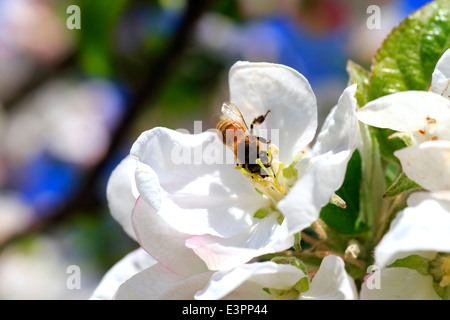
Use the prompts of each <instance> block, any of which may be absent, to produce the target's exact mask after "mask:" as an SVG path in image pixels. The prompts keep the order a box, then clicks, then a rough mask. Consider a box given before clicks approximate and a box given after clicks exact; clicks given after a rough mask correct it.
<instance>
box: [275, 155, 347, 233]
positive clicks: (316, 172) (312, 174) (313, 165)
mask: <svg viewBox="0 0 450 320" xmlns="http://www.w3.org/2000/svg"><path fill="white" fill-rule="evenodd" d="M351 154H352V153H351V151H350V150H346V151H342V152H339V153H337V154H334V153H332V152H328V153H326V154H323V155H320V156H316V157H314V158H312V159H309V160H308V162H307V165H305V166H303V164H305V163H306V162H302V161H301V162H299V163H298V164H297V166H296V167H297V168H298V170H299V172H302V171H306V172H304V173H303V176H301V177H300V178H299V180H297V182H296V183H295V184H294V186H293V187H292V188H291V189H290V190H289V192H288V194H287V195H286V196H285V197H284V198H283V199H282V200H281V201H280V202H278V205H277V208H278V209H279V210H280V211H281V213H282V214H283V215H284V216H285V220H286V223H287V227H288V232H289V233H290V234H294V233H296V232H299V231H301V230H303V229H305V228H307V227H309V226H310V225H311V223H313V222H314V221H315V220H317V219H318V218H319V213H320V210H321V209H322V207H324V206H325V205H326V204H327V203H328V202H329V201H330V199H331V197H332V196H333V194H334V192H335V191H336V190H338V189H339V188H340V186H341V185H342V183H343V181H344V178H345V171H346V168H347V163H348V160H349V159H350V157H351Z"/></svg>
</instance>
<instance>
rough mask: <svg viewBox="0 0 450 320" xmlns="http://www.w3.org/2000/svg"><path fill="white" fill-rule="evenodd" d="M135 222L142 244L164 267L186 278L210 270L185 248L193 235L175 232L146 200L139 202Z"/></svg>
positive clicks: (135, 210)
mask: <svg viewBox="0 0 450 320" xmlns="http://www.w3.org/2000/svg"><path fill="white" fill-rule="evenodd" d="M132 219H133V224H134V228H135V230H136V235H137V238H138V241H139V243H140V244H141V246H142V247H143V248H144V249H145V250H146V251H147V252H148V253H149V254H151V255H152V256H153V257H154V258H155V259H156V260H158V262H159V263H160V264H161V265H162V266H164V267H165V268H167V269H168V270H170V271H171V272H173V273H177V274H180V275H183V276H191V275H194V274H198V273H201V272H204V271H206V270H207V268H206V266H205V264H204V263H203V261H202V260H201V259H200V258H199V257H198V256H197V255H195V253H194V252H193V251H192V250H190V249H187V248H186V247H185V244H184V243H185V241H186V239H188V238H189V237H190V235H189V234H185V233H182V232H179V231H177V230H175V229H173V228H172V227H171V226H170V225H169V224H168V223H166V222H165V221H164V220H163V219H162V218H161V217H160V216H159V215H158V214H157V213H156V211H155V209H153V208H152V207H151V206H150V205H148V204H147V202H145V200H144V199H142V198H139V199H138V200H137V201H136V206H135V207H134V210H133V216H132Z"/></svg>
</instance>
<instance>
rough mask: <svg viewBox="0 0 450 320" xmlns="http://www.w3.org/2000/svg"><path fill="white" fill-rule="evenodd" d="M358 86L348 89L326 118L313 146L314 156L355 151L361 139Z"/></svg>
mask: <svg viewBox="0 0 450 320" xmlns="http://www.w3.org/2000/svg"><path fill="white" fill-rule="evenodd" d="M355 93H356V84H354V85H352V86H350V87H348V88H346V89H345V90H344V92H343V93H342V95H341V97H340V98H339V101H338V104H337V106H336V107H334V108H333V110H332V111H331V112H330V114H329V115H328V117H327V118H326V120H325V122H324V124H323V126H322V129H321V132H320V133H319V136H318V137H317V142H316V143H315V144H314V146H313V151H312V154H313V155H318V154H324V153H326V152H329V151H332V152H333V153H338V152H341V151H345V150H351V151H354V150H355V149H356V145H357V143H358V141H359V140H358V139H359V124H358V119H357V117H356V105H357V103H356V99H355Z"/></svg>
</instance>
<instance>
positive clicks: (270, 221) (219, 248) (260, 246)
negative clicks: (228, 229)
mask: <svg viewBox="0 0 450 320" xmlns="http://www.w3.org/2000/svg"><path fill="white" fill-rule="evenodd" d="M293 242H294V239H293V237H292V236H289V235H288V234H287V230H286V227H285V225H284V224H282V225H279V224H278V222H277V217H276V215H275V214H273V215H272V216H269V217H265V218H264V219H261V220H259V221H258V222H257V223H255V224H254V225H253V226H252V228H250V229H249V230H247V231H245V232H243V233H241V234H239V235H236V236H233V237H230V238H220V237H215V236H211V235H202V236H194V237H191V238H189V239H188V240H187V241H186V246H187V247H188V248H191V249H193V250H194V251H195V253H196V254H197V255H198V256H199V257H200V258H202V259H203V261H205V263H206V264H207V266H208V269H210V270H225V269H231V268H233V267H236V266H238V265H240V264H243V263H245V262H247V261H249V260H251V259H252V258H254V257H256V256H259V255H263V254H266V253H273V252H279V251H283V250H286V249H289V248H290V247H291V246H292V244H293Z"/></svg>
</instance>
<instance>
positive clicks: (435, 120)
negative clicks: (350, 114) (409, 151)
mask: <svg viewBox="0 0 450 320" xmlns="http://www.w3.org/2000/svg"><path fill="white" fill-rule="evenodd" d="M357 114H358V118H359V120H360V121H362V122H364V123H366V124H369V125H371V126H375V127H380V128H389V129H392V130H396V131H401V132H411V133H413V134H414V135H415V136H414V137H413V138H416V139H417V140H418V141H419V142H423V141H425V140H420V138H421V136H425V135H427V136H429V139H427V140H431V138H433V137H436V138H437V139H439V140H450V130H448V128H449V125H450V100H449V99H446V98H444V97H441V96H440V95H437V94H434V93H432V92H425V91H403V92H398V93H393V94H390V95H387V96H384V97H381V98H378V99H376V100H373V101H371V102H369V103H368V104H366V105H365V106H364V107H363V108H361V109H360V110H359V111H358V113H357ZM418 130H422V131H421V132H420V133H419V132H418Z"/></svg>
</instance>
